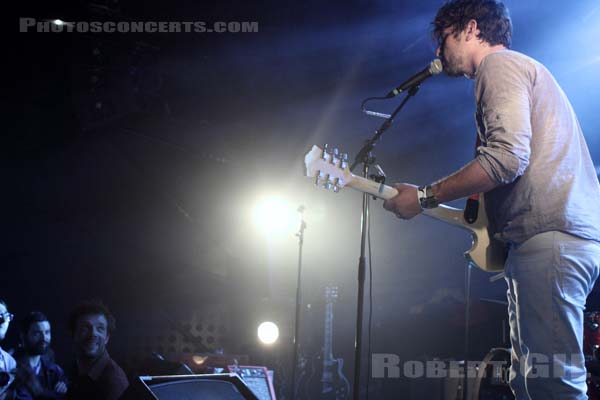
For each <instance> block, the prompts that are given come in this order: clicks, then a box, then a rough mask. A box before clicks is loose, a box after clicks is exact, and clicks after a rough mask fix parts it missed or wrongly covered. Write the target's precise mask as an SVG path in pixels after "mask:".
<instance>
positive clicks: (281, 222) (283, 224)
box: [253, 197, 299, 235]
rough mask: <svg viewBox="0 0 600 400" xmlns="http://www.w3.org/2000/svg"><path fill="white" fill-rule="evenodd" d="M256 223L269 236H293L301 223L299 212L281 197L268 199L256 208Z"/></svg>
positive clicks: (254, 214)
mask: <svg viewBox="0 0 600 400" xmlns="http://www.w3.org/2000/svg"><path fill="white" fill-rule="evenodd" d="M253 217H254V218H253V219H254V223H255V224H256V226H257V227H259V228H260V229H261V230H262V231H264V232H265V233H266V234H268V235H286V234H292V233H293V231H294V229H297V226H296V225H298V222H299V215H298V212H297V211H296V210H295V209H294V208H293V207H291V206H290V205H289V204H288V203H287V202H285V201H284V200H283V199H281V198H279V197H267V198H264V199H263V200H262V201H260V202H259V203H258V204H257V206H256V207H255V208H254V213H253Z"/></svg>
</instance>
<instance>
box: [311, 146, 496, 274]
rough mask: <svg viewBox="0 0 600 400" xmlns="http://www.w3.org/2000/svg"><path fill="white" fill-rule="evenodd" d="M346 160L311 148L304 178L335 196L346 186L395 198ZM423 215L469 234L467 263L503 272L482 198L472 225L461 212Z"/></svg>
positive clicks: (434, 210)
mask: <svg viewBox="0 0 600 400" xmlns="http://www.w3.org/2000/svg"><path fill="white" fill-rule="evenodd" d="M345 158H346V157H342V156H339V155H338V154H337V151H336V152H331V153H330V152H327V151H325V152H324V151H323V150H321V149H320V148H319V147H318V146H313V147H312V149H311V150H310V151H309V152H308V153H306V156H305V157H304V164H305V166H306V176H308V177H311V178H316V182H315V183H316V184H317V185H322V186H323V187H325V188H326V189H332V190H333V191H334V192H338V191H339V190H340V189H341V188H343V187H345V186H349V187H351V188H353V189H356V190H359V191H361V192H366V193H369V194H371V195H373V196H375V197H379V198H381V199H384V200H388V199H391V198H392V197H394V196H396V195H397V194H398V191H397V190H396V189H394V188H393V187H390V186H387V185H384V184H383V183H378V182H375V181H371V180H369V179H365V178H363V177H361V176H357V175H354V174H353V173H352V172H350V170H349V169H348V164H347V162H346V159H345ZM423 214H425V215H427V216H429V217H432V218H435V219H438V220H440V221H443V222H447V223H449V224H451V225H454V226H457V227H459V228H462V229H464V230H467V231H468V232H469V233H470V234H471V236H472V238H473V245H472V247H471V249H470V250H468V251H467V252H466V253H465V257H466V258H467V260H468V261H469V262H470V263H472V264H474V265H475V266H476V267H478V268H480V269H482V270H484V271H486V272H500V271H504V262H505V261H506V249H505V246H504V245H503V244H502V242H500V241H498V240H495V239H494V238H492V237H491V236H490V233H489V230H488V219H487V215H486V212H485V204H484V202H483V196H480V200H479V210H478V214H477V218H476V220H475V221H474V222H472V223H469V222H467V221H466V220H465V217H464V210H461V209H458V208H453V207H448V206H446V205H443V204H441V205H440V206H439V207H436V208H432V209H428V210H425V211H423Z"/></svg>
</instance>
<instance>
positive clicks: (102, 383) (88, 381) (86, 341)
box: [67, 300, 129, 400]
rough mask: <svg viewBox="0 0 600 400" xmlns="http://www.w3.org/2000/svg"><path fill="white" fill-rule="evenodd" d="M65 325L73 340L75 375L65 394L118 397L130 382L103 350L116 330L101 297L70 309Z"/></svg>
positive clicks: (85, 398) (82, 399)
mask: <svg viewBox="0 0 600 400" xmlns="http://www.w3.org/2000/svg"><path fill="white" fill-rule="evenodd" d="M68 326H69V331H70V332H71V335H72V336H73V340H74V343H75V361H76V371H75V375H76V376H73V379H72V381H71V384H70V386H69V391H68V394H67V398H68V399H71V400H96V399H97V400H117V399H119V398H120V397H121V396H122V395H123V393H124V392H125V389H127V387H128V386H129V382H128V381H127V377H126V376H125V373H124V372H123V370H122V369H121V367H119V365H117V363H116V362H114V361H113V359H112V358H110V356H109V355H108V352H107V351H106V345H107V344H108V341H109V339H110V337H111V335H112V333H113V332H114V330H115V318H114V317H113V316H112V314H111V313H110V311H109V310H108V308H107V307H106V306H105V305H104V304H102V303H101V302H100V301H97V300H92V301H85V302H83V303H81V304H79V305H78V306H77V307H75V309H74V310H73V311H72V312H71V315H70V317H69V322H68Z"/></svg>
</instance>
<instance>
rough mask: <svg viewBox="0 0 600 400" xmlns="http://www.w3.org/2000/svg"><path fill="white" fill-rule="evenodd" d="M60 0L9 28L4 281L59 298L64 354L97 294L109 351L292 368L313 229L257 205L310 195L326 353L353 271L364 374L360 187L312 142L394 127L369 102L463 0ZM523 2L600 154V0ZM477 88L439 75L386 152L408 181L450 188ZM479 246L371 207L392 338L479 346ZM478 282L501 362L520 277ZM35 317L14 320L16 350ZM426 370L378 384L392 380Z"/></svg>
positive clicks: (348, 331) (428, 350)
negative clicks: (241, 25)
mask: <svg viewBox="0 0 600 400" xmlns="http://www.w3.org/2000/svg"><path fill="white" fill-rule="evenodd" d="M54 3H55V2H53V3H52V4H50V3H49V2H46V3H42V4H35V3H29V2H28V3H23V4H16V11H15V13H14V15H13V17H14V18H12V19H11V22H10V24H8V25H7V26H8V28H9V29H8V30H9V33H8V36H7V37H8V38H9V40H8V42H9V43H8V45H7V48H6V49H5V52H6V53H5V63H4V64H5V68H6V72H5V73H4V85H3V86H4V87H5V88H7V90H6V92H5V93H6V95H5V99H6V104H5V108H4V109H5V118H4V120H5V121H7V122H8V124H7V125H6V126H5V130H4V132H3V135H2V136H3V139H4V140H3V146H2V148H3V150H4V152H3V153H5V156H4V157H3V168H2V178H3V179H2V181H3V191H2V193H3V196H2V205H3V207H2V209H3V210H4V213H3V218H2V226H3V240H2V243H3V245H2V278H1V280H0V285H1V286H0V298H3V299H5V300H6V302H7V303H8V305H9V309H10V310H11V311H12V312H14V313H15V314H16V315H17V319H19V317H20V316H22V315H23V314H24V313H26V312H27V311H30V310H33V309H39V310H42V311H44V312H45V313H47V314H48V315H49V317H50V319H51V320H52V323H53V333H54V344H53V347H54V349H55V351H56V354H57V358H58V360H59V361H60V362H61V363H62V364H65V365H66V364H69V363H70V362H71V347H70V345H71V342H70V339H69V338H68V335H67V333H66V328H65V321H66V318H67V315H68V312H69V310H70V309H71V308H72V307H73V306H74V304H76V303H77V302H79V301H80V300H82V299H87V298H92V297H99V298H101V299H103V300H104V302H105V303H106V304H108V305H109V307H110V308H111V309H112V310H113V312H114V314H115V315H116V317H117V320H118V324H117V325H118V330H117V332H116V333H115V335H114V337H113V339H112V342H111V344H110V345H109V350H110V351H111V353H112V354H113V355H114V356H115V358H116V359H117V360H119V361H120V362H121V363H122V364H123V365H124V366H126V368H127V369H128V372H132V371H134V370H135V368H136V367H137V364H136V362H137V360H138V359H139V357H144V356H146V355H148V354H149V353H151V352H152V351H158V352H160V353H163V354H164V355H165V356H166V357H167V358H171V359H177V358H178V357H179V358H180V357H182V355H191V354H192V353H194V352H202V351H207V350H208V351H216V350H218V349H222V350H223V352H225V353H227V354H248V355H249V356H250V358H251V361H253V363H267V364H269V366H270V367H274V368H276V369H277V371H278V372H276V380H277V377H278V376H279V377H282V379H283V377H284V376H285V374H286V373H287V372H286V368H287V367H286V366H288V365H289V363H287V361H286V360H287V359H286V357H287V355H289V349H290V340H291V339H290V337H291V335H292V331H293V311H294V301H295V287H296V273H297V256H298V241H297V238H296V237H295V236H294V233H295V231H294V229H293V228H292V230H291V231H289V232H288V231H286V232H284V233H280V234H279V235H278V236H277V237H271V238H267V237H265V236H264V235H263V234H262V233H261V232H260V231H259V230H258V229H257V226H256V224H254V223H253V221H252V210H253V209H254V208H255V205H256V203H257V202H258V200H259V199H260V198H261V197H263V196H266V195H278V196H280V197H282V198H284V199H285V200H286V201H287V202H288V203H289V208H290V210H292V211H293V210H295V209H296V208H297V207H298V206H299V205H304V206H305V207H306V212H305V219H306V222H307V226H308V227H307V230H306V232H305V243H304V254H303V256H304V259H303V261H304V262H303V285H302V289H303V296H304V311H303V318H304V320H303V325H302V329H303V333H302V337H301V343H302V345H303V347H304V348H305V350H304V351H305V352H306V353H307V354H308V355H310V356H311V357H312V356H314V355H315V354H318V353H319V351H320V347H321V346H322V336H323V334H322V330H323V309H324V298H323V292H324V288H325V286H326V285H336V286H338V287H339V288H340V297H339V299H338V301H337V303H336V304H335V307H334V314H335V318H334V355H335V356H336V357H343V358H344V360H345V363H346V366H345V368H344V373H345V375H346V376H347V377H349V378H350V377H351V376H352V365H353V358H352V357H353V342H354V320H355V309H356V304H355V303H356V265H357V260H358V255H359V243H360V241H359V239H360V231H359V228H360V209H361V206H360V205H361V196H360V195H359V194H358V193H357V192H354V191H352V190H350V189H348V190H346V191H343V192H342V193H340V194H335V195H334V194H333V193H327V192H325V191H323V190H321V189H317V188H315V187H314V186H313V185H312V183H311V181H310V180H308V179H306V178H304V177H303V176H302V160H303V156H304V154H305V153H306V151H308V149H309V148H310V147H311V146H312V145H313V144H319V145H320V144H322V143H331V144H333V145H337V146H338V147H340V148H341V149H342V150H344V151H348V152H349V153H350V157H351V158H352V157H353V156H354V155H355V154H356V152H357V151H358V149H359V148H360V146H361V143H362V141H363V140H365V139H366V138H367V137H369V136H370V135H371V134H372V132H373V131H374V129H376V128H377V127H378V126H379V125H380V123H381V122H382V120H378V119H375V118H373V117H369V116H366V115H364V114H362V113H361V112H360V102H361V101H362V99H363V98H365V97H368V96H374V95H382V94H384V93H387V91H389V90H390V89H391V88H392V87H394V86H395V85H397V84H399V83H400V82H402V81H403V80H404V79H405V78H407V77H409V76H410V75H412V74H413V73H415V72H417V71H419V70H420V69H422V68H423V67H425V66H426V65H427V64H428V63H429V62H430V61H431V60H432V58H433V57H434V53H433V51H434V45H433V43H432V42H431V40H430V36H429V22H430V20H431V19H432V17H433V15H434V14H435V12H436V10H437V8H438V6H439V5H440V4H441V3H440V2H439V1H437V0H427V1H419V2H413V1H406V0H397V1H390V0H375V1H367V0H361V1H349V2H342V1H332V2H327V3H322V2H318V1H312V0H311V1H304V2H283V3H282V2H276V1H262V2H252V1H251V2H242V1H233V0H231V1H222V2H218V3H209V2H193V1H186V0H174V1H169V2H164V1H161V2H159V1H145V2H142V1H127V0H121V1H112V0H111V1H107V2H96V3H93V2H85V1H82V2H71V3H60V2H59V3H56V4H54ZM507 5H508V6H509V8H510V10H511V13H512V17H513V23H514V31H515V34H514V41H513V48H514V49H515V50H518V51H522V52H525V53H527V54H529V55H531V56H533V57H535V58H537V59H538V60H540V61H541V62H543V63H544V64H545V65H546V66H547V67H548V68H549V69H550V70H551V71H552V72H553V73H554V75H555V77H556V79H557V80H558V82H559V83H560V84H561V86H562V87H563V89H564V90H565V91H566V93H567V94H568V96H569V98H570V99H571V101H572V103H573V105H574V107H575V109H576V111H577V113H578V116H579V119H580V122H581V125H582V127H583V130H584V133H585V135H586V139H587V141H588V145H589V148H590V152H591V153H592V158H593V159H594V160H595V162H596V163H599V162H600V161H599V160H600V128H599V123H598V122H599V120H598V113H597V109H598V95H597V93H598V92H599V90H600V78H598V76H599V75H598V72H599V69H600V45H599V44H598V42H597V40H596V39H597V37H598V35H599V34H600V30H599V29H600V28H599V26H600V24H598V23H597V22H598V18H599V17H600V10H599V7H598V5H597V3H596V2H594V1H592V0H584V1H577V2H571V3H569V4H568V6H567V5H565V3H564V2H559V1H556V0H552V1H542V0H531V1H527V2H518V1H507ZM19 17H33V18H37V19H38V20H44V19H52V18H61V19H63V20H66V21H94V20H101V21H102V20H114V21H118V20H124V21H128V20H144V21H147V20H153V21H207V22H213V21H258V23H259V32H258V33H220V34H219V33H179V34H178V33H163V34H133V33H130V34H120V33H112V34H106V33H104V34H81V33H35V32H28V33H19V29H18V19H19ZM472 89H473V88H472V82H470V81H468V80H466V79H454V80H451V79H449V78H447V77H445V76H439V77H435V78H433V79H431V80H429V81H427V82H426V83H424V84H423V86H422V87H421V89H420V92H419V94H418V95H417V97H416V98H415V99H413V100H412V101H411V102H410V103H409V104H408V105H407V107H406V109H405V110H404V111H403V112H402V114H400V116H399V117H398V118H397V120H396V122H395V124H394V126H393V127H392V129H390V130H389V131H388V132H387V133H386V134H385V135H384V137H383V138H382V140H381V142H380V144H379V145H378V146H377V149H376V153H375V154H376V156H377V158H378V160H379V162H380V164H381V165H382V167H383V168H384V169H385V171H386V173H387V174H388V181H390V182H394V181H406V182H414V183H417V184H424V183H429V182H431V181H433V180H435V179H438V178H440V177H442V176H444V175H446V174H448V173H450V172H452V171H454V170H455V169H457V168H459V167H460V166H462V165H463V164H464V163H466V162H467V161H468V160H469V159H470V157H471V155H472V152H473V146H474V139H475V129H474V124H473V112H474V107H473V98H472ZM398 101H399V100H394V101H390V102H387V103H380V104H375V106H374V107H379V108H380V109H383V110H386V111H390V110H391V109H392V108H393V107H394V106H395V105H397V104H398ZM456 205H461V202H457V204H456ZM296 229H297V227H296ZM469 243H470V239H469V237H468V236H467V235H466V234H464V233H463V232H462V231H459V230H456V229H455V228H452V227H447V226H445V225H443V224H440V223H439V222H436V221H433V220H429V219H427V218H425V217H418V218H415V219H414V220H412V221H409V222H400V221H398V220H396V219H395V218H392V217H391V216H390V215H389V214H387V213H385V212H384V211H383V210H382V209H381V202H375V203H374V204H373V209H372V226H371V246H372V256H373V257H372V262H373V265H372V267H373V268H372V273H373V275H372V288H373V290H372V307H373V314H372V316H373V318H372V336H371V343H372V347H371V350H372V351H373V352H377V353H394V354H398V355H400V356H401V358H402V359H403V360H408V359H416V358H423V359H427V358H431V357H441V358H456V359H463V352H462V348H463V347H462V343H463V329H464V328H463V324H464V322H463V309H464V273H465V266H466V265H465V264H466V263H465V261H464V259H463V257H462V255H461V254H462V252H463V251H464V250H466V249H467V248H468V247H469ZM472 278H473V281H472V290H473V293H472V296H473V297H472V300H473V320H472V324H473V326H472V329H471V332H472V337H471V338H472V343H471V348H472V352H471V355H470V357H473V358H478V359H479V358H481V357H482V356H483V355H484V354H485V353H486V352H487V351H488V350H489V349H490V348H492V347H495V346H502V345H506V343H505V342H504V343H503V333H502V327H503V323H504V321H503V319H504V314H505V306H503V305H502V304H497V303H493V302H489V301H484V300H481V299H482V298H484V299H491V300H495V301H500V302H501V301H503V300H504V292H505V290H506V287H505V284H504V282H503V281H498V282H495V283H490V282H489V278H490V275H488V274H485V273H483V272H480V271H477V270H474V271H473V276H472ZM367 301H368V299H367ZM596 303H597V302H596V301H595V297H593V298H591V299H590V308H591V309H594V308H595V305H596ZM309 305H310V306H309ZM367 306H368V303H367ZM366 308H367V309H368V307H366ZM263 318H270V319H272V320H275V321H276V322H277V323H278V324H279V325H280V328H281V334H282V338H281V339H280V344H279V345H277V346H276V347H274V348H271V349H265V348H261V347H260V346H258V345H257V344H256V338H255V337H256V335H255V328H256V325H257V323H258V321H259V320H261V319H263ZM365 322H366V321H365ZM182 330H183V331H186V332H187V336H186V335H183V334H182ZM16 332H17V325H16V323H14V324H13V325H11V328H10V330H9V335H8V337H7V339H6V341H5V342H4V343H3V347H4V348H8V347H11V346H14V345H16V343H17V334H16ZM365 333H366V331H365ZM190 335H191V336H192V337H194V338H196V340H190ZM186 337H187V339H186ZM286 363H287V364H286ZM278 374H279V375H278ZM406 385H407V383H406V382H403V381H400V380H398V381H396V380H391V379H387V380H379V381H377V382H373V383H372V387H373V388H374V389H373V390H375V393H378V394H379V395H385V394H386V393H394V392H397V390H398V388H402V389H406Z"/></svg>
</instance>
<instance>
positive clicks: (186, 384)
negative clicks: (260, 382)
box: [135, 374, 258, 400]
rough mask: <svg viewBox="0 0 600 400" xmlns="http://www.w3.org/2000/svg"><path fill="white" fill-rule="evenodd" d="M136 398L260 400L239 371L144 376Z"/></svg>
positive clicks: (143, 399) (160, 399)
mask: <svg viewBox="0 0 600 400" xmlns="http://www.w3.org/2000/svg"><path fill="white" fill-rule="evenodd" d="M139 381H140V382H141V384H142V385H143V386H144V387H145V389H146V390H145V396H144V397H140V392H139V391H138V395H137V396H136V397H135V399H136V400H138V399H139V400H150V399H158V400H258V398H257V397H256V396H255V395H254V394H253V393H252V391H251V390H250V389H249V388H248V386H246V384H244V382H243V381H242V380H241V379H240V377H239V376H237V375H236V374H208V375H170V376H168V375H167V376H140V377H139Z"/></svg>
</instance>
